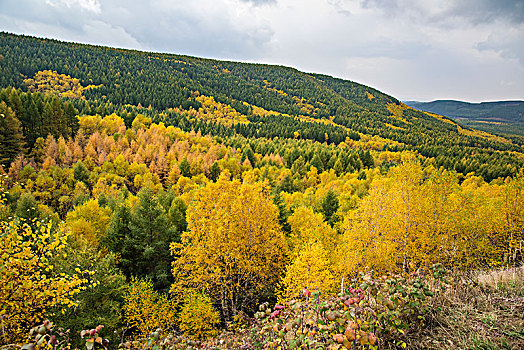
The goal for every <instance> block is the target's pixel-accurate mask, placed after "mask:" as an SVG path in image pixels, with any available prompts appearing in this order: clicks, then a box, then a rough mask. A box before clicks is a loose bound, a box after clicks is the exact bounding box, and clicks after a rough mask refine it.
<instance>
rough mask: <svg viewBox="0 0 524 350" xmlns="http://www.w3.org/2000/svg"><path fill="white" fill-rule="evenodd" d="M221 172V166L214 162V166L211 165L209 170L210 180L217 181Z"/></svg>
mask: <svg viewBox="0 0 524 350" xmlns="http://www.w3.org/2000/svg"><path fill="white" fill-rule="evenodd" d="M221 172H222V170H221V169H220V165H219V164H218V162H214V163H213V165H211V168H210V169H209V178H210V179H211V180H213V181H216V180H217V179H218V177H219V176H220V173H221Z"/></svg>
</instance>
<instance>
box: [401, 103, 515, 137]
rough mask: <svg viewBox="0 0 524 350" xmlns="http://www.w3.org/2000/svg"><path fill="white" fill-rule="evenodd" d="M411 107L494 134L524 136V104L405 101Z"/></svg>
mask: <svg viewBox="0 0 524 350" xmlns="http://www.w3.org/2000/svg"><path fill="white" fill-rule="evenodd" d="M404 103H405V104H407V105H408V106H410V107H412V108H415V109H418V110H421V111H425V112H431V113H436V114H441V115H445V116H447V117H450V118H453V119H455V120H457V121H460V122H461V123H462V124H464V125H466V126H470V127H474V128H477V129H480V130H483V131H487V132H492V133H502V134H507V135H520V136H524V101H519V100H514V101H494V102H480V103H471V102H464V101H455V100H436V101H431V102H419V101H404Z"/></svg>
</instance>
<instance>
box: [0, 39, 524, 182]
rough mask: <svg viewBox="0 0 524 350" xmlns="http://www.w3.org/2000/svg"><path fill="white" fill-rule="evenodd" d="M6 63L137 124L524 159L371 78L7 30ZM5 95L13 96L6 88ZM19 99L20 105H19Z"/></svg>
mask: <svg viewBox="0 0 524 350" xmlns="http://www.w3.org/2000/svg"><path fill="white" fill-rule="evenodd" d="M0 72H1V73H0V87H9V86H11V87H14V88H17V89H21V90H20V93H22V92H23V91H29V92H33V93H34V92H36V93H38V92H43V93H46V92H52V93H54V94H55V95H56V96H59V98H60V99H62V100H67V101H69V102H68V103H69V104H70V105H71V106H73V107H74V108H75V110H76V111H78V113H79V114H100V115H102V116H105V115H107V114H110V113H117V114H118V115H120V116H122V117H123V119H124V121H125V122H126V124H127V125H128V126H129V125H130V123H131V122H132V120H133V118H134V117H135V116H136V115H137V114H138V113H141V114H146V115H148V116H150V117H152V118H153V120H154V121H157V122H158V121H162V122H164V123H165V124H166V125H169V124H170V125H174V126H178V127H180V128H181V129H182V130H186V131H189V130H192V129H193V130H195V131H197V130H200V131H201V132H202V133H205V134H211V135H213V136H221V137H226V138H227V137H232V136H238V135H241V136H243V137H246V138H248V139H253V138H266V139H274V138H275V137H279V138H280V139H305V140H311V141H318V142H321V143H327V144H334V145H339V144H341V143H343V142H344V143H346V144H348V143H353V144H354V146H355V147H360V148H366V147H367V148H368V149H375V150H385V149H387V150H393V151H397V150H403V149H410V150H415V151H418V152H419V153H420V154H421V155H423V156H425V157H428V158H434V159H435V162H436V165H437V166H444V167H446V168H448V169H455V170H457V171H458V172H462V173H468V172H476V173H477V174H479V175H482V176H483V177H484V178H485V179H487V180H491V179H494V178H497V177H501V176H509V175H513V174H515V173H516V171H517V169H519V168H520V167H522V158H521V157H520V154H521V153H522V151H523V148H522V143H521V140H520V139H518V138H513V139H509V138H502V137H496V136H493V135H491V134H488V133H485V132H479V131H477V130H474V129H470V128H467V127H463V126H461V125H459V124H457V123H456V122H454V121H452V120H451V119H448V118H446V117H442V116H440V115H433V114H429V113H425V112H421V111H418V110H414V109H412V108H410V107H408V106H406V105H404V104H402V103H401V102H400V101H398V100H397V99H395V98H393V97H391V96H388V95H386V94H383V93H381V92H380V91H377V90H375V89H373V88H371V87H367V86H364V85H361V84H358V83H355V82H351V81H348V80H342V79H337V78H333V77H329V76H325V75H319V74H308V73H303V72H300V71H298V70H296V69H293V68H288V67H282V66H271V65H264V64H247V63H238V62H226V61H217V60H210V59H203V58H197V57H189V56H181V55H173V54H163V53H149V52H140V51H132V50H122V49H113V48H106V47H99V46H90V45H82V44H75V43H65V42H60V41H56V40H49V39H38V38H34V37H29V36H20V35H13V34H9V33H0ZM0 100H5V101H6V102H9V98H8V97H6V96H4V97H3V98H2V97H1V96H0ZM26 102H27V99H26ZM47 103H51V102H50V101H47ZM8 104H9V103H8ZM27 104H28V106H29V105H30V104H31V103H30V102H27ZM55 105H56V104H55ZM10 107H11V108H13V109H15V112H17V111H16V108H17V106H13V105H11V106H10ZM43 107H44V106H41V107H40V109H41V110H40V113H39V115H40V116H39V119H38V118H36V117H34V118H33V119H35V118H36V119H38V120H39V121H38V120H36V119H35V120H32V121H30V120H29V119H31V117H29V116H28V114H27V113H25V114H24V113H22V112H23V111H22V109H24V108H25V107H24V106H23V104H21V105H20V106H19V108H18V112H17V113H18V116H19V117H20V118H19V119H20V121H21V122H22V127H25V129H26V130H27V131H28V132H29V133H33V134H34V135H29V136H28V135H26V138H29V140H26V141H27V143H28V146H29V147H31V146H32V142H34V140H36V138H37V137H39V136H45V129H46V127H45V126H46V125H45V124H49V123H50V121H49V120H48V119H46V118H42V116H43V112H44V108H43ZM50 110H51V109H50V108H48V112H49V111H50ZM70 111H71V110H70ZM23 114H24V115H23ZM35 115H36V114H35ZM49 117H50V116H49V115H48V116H47V118H49ZM24 118H25V119H24ZM44 120H45V121H44ZM38 123H40V124H42V125H40V126H39V125H38ZM28 125H31V126H30V127H29V126H28ZM39 128H40V129H39ZM54 130H57V128H54ZM71 133H74V128H71ZM373 137H374V138H373ZM32 140H33V141H32Z"/></svg>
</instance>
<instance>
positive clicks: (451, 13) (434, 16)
mask: <svg viewBox="0 0 524 350" xmlns="http://www.w3.org/2000/svg"><path fill="white" fill-rule="evenodd" d="M361 4H362V6H363V7H364V8H368V9H369V8H379V9H382V10H384V11H387V12H390V13H393V14H395V15H398V14H400V13H404V14H413V16H410V17H411V18H412V19H414V18H417V19H418V20H419V21H430V22H446V21H449V20H453V19H455V18H461V19H467V20H469V21H470V22H471V23H474V24H485V23H487V22H493V21H495V20H498V19H503V20H505V21H511V22H513V23H523V22H524V0H452V1H446V2H443V1H438V0H426V1H418V0H361Z"/></svg>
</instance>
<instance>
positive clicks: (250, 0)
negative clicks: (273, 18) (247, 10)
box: [240, 0, 277, 5]
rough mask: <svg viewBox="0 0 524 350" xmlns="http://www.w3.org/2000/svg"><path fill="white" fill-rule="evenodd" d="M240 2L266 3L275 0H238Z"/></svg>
mask: <svg viewBox="0 0 524 350" xmlns="http://www.w3.org/2000/svg"><path fill="white" fill-rule="evenodd" d="M240 1H242V2H248V3H251V4H253V5H267V4H275V3H276V2H277V0H240Z"/></svg>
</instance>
